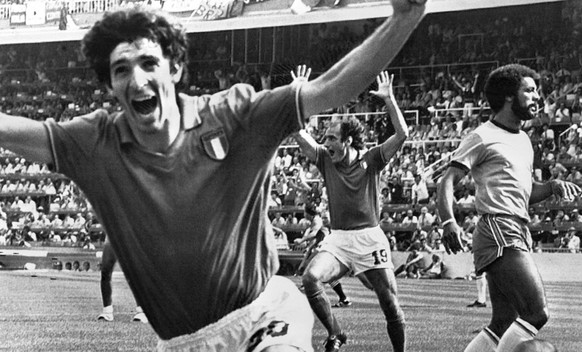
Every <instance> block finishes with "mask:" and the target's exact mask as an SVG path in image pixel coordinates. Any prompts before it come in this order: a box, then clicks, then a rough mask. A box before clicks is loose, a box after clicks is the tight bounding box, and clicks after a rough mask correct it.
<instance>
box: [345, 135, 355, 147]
mask: <svg viewBox="0 0 582 352" xmlns="http://www.w3.org/2000/svg"><path fill="white" fill-rule="evenodd" d="M353 141H354V138H353V137H352V136H348V137H347V138H346V141H345V142H346V143H347V145H348V146H351V145H352V143H353Z"/></svg>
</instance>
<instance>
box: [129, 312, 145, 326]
mask: <svg viewBox="0 0 582 352" xmlns="http://www.w3.org/2000/svg"><path fill="white" fill-rule="evenodd" d="M131 321H139V322H141V323H144V324H147V323H148V322H149V321H148V317H146V315H145V314H144V313H143V312H138V313H137V314H136V315H134V316H133V319H132V320H131Z"/></svg>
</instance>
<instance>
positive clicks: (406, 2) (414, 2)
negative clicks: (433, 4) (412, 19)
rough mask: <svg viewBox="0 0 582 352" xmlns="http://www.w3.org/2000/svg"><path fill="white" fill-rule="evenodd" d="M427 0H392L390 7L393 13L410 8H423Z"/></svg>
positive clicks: (406, 10)
mask: <svg viewBox="0 0 582 352" xmlns="http://www.w3.org/2000/svg"><path fill="white" fill-rule="evenodd" d="M427 1H428V0H392V8H393V9H394V12H395V13H405V12H408V11H410V10H412V9H414V8H415V7H416V8H424V6H425V4H426V3H427Z"/></svg>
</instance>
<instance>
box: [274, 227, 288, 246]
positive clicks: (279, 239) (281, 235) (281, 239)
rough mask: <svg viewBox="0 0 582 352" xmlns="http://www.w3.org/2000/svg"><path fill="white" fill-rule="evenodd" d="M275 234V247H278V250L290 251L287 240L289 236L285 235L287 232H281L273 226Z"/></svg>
mask: <svg viewBox="0 0 582 352" xmlns="http://www.w3.org/2000/svg"><path fill="white" fill-rule="evenodd" d="M273 234H274V236H275V246H276V247H277V249H281V250H288V249H289V240H288V238H287V234H286V233H285V231H283V230H281V229H280V228H278V227H275V226H273Z"/></svg>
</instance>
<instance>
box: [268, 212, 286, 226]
mask: <svg viewBox="0 0 582 352" xmlns="http://www.w3.org/2000/svg"><path fill="white" fill-rule="evenodd" d="M271 225H273V226H275V227H279V228H281V227H284V226H285V225H287V220H285V218H284V217H283V216H282V214H281V212H276V213H275V218H273V220H272V221H271Z"/></svg>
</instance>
